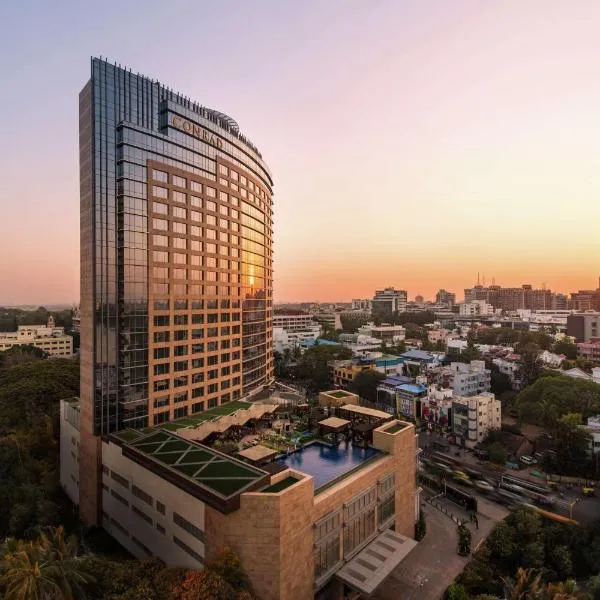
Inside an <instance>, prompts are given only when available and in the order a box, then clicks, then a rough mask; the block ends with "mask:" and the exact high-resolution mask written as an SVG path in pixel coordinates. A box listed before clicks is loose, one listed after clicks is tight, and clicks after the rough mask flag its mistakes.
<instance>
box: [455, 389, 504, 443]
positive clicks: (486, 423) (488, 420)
mask: <svg viewBox="0 0 600 600" xmlns="http://www.w3.org/2000/svg"><path fill="white" fill-rule="evenodd" d="M501 424H502V405H501V402H500V400H497V399H496V397H495V396H494V394H492V393H491V392H485V393H483V394H479V395H478V396H471V397H470V398H454V399H453V400H452V430H453V431H454V434H455V435H456V436H458V437H460V438H461V440H462V442H463V443H464V445H465V446H467V448H473V447H474V446H475V445H476V444H478V443H479V442H482V441H483V440H485V438H486V437H487V435H488V433H489V432H490V431H491V430H493V429H500V427H501Z"/></svg>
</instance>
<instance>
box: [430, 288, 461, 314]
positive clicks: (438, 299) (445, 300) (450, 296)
mask: <svg viewBox="0 0 600 600" xmlns="http://www.w3.org/2000/svg"><path fill="white" fill-rule="evenodd" d="M435 303H436V304H438V305H440V306H445V307H446V308H449V309H450V310H452V308H454V305H455V304H456V294H454V293H452V292H447V291H446V290H445V289H443V288H442V289H440V290H438V292H437V294H436V295H435Z"/></svg>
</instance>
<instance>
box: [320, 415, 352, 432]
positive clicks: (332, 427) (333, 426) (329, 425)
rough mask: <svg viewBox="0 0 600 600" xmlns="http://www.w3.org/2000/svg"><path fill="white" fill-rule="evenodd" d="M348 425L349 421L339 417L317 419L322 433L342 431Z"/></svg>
mask: <svg viewBox="0 0 600 600" xmlns="http://www.w3.org/2000/svg"><path fill="white" fill-rule="evenodd" d="M349 425H350V421H346V419H340V418H339V417H329V418H327V419H323V420H322V421H319V429H320V430H321V431H322V432H324V433H343V432H344V431H346V429H348V426H349Z"/></svg>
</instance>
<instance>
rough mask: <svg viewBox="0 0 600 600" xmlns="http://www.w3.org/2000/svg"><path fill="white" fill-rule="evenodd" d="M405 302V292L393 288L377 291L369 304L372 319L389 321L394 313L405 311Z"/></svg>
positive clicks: (406, 296) (406, 295)
mask: <svg viewBox="0 0 600 600" xmlns="http://www.w3.org/2000/svg"><path fill="white" fill-rule="evenodd" d="M407 302H408V294H407V292H406V290H397V289H395V288H393V287H388V288H384V289H383V290H377V291H376V292H375V296H374V297H373V300H372V303H371V311H372V312H373V317H375V318H376V319H378V320H380V321H384V322H385V321H389V320H390V319H391V317H392V315H394V314H395V313H398V312H404V311H405V310H406V303H407Z"/></svg>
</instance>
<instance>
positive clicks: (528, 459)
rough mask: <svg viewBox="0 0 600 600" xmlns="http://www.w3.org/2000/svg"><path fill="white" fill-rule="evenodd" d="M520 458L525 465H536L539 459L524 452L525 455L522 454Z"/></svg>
mask: <svg viewBox="0 0 600 600" xmlns="http://www.w3.org/2000/svg"><path fill="white" fill-rule="evenodd" d="M519 460H520V461H521V462H522V463H523V464H524V465H535V464H537V460H535V458H533V456H529V455H527V454H524V455H523V456H521V458H519Z"/></svg>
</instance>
